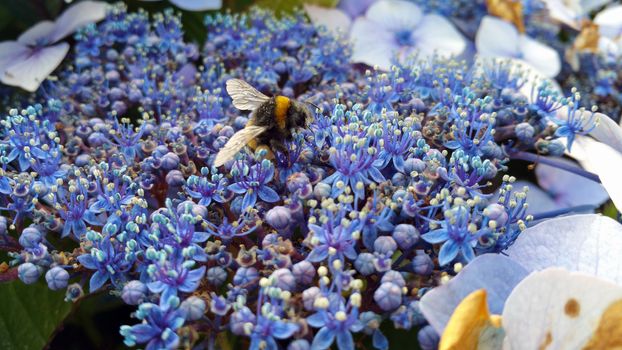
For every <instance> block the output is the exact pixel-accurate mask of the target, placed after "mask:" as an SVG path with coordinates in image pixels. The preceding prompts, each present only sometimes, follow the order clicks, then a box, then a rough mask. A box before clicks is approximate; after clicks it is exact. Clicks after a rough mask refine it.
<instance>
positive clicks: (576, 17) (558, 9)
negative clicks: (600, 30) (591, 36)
mask: <svg viewBox="0 0 622 350" xmlns="http://www.w3.org/2000/svg"><path fill="white" fill-rule="evenodd" d="M544 3H546V6H547V7H548V9H549V15H550V16H551V18H553V19H555V20H558V21H559V22H562V23H564V24H566V25H568V26H570V27H571V28H574V29H575V30H580V29H581V23H580V19H581V18H583V17H584V16H585V14H584V13H583V9H582V7H581V3H580V2H579V0H570V1H567V0H544Z"/></svg>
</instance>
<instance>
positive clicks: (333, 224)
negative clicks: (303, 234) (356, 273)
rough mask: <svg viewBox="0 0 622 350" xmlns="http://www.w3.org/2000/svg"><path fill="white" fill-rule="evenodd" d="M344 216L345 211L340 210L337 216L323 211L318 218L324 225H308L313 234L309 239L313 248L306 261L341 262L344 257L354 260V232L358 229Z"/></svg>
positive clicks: (355, 254)
mask: <svg viewBox="0 0 622 350" xmlns="http://www.w3.org/2000/svg"><path fill="white" fill-rule="evenodd" d="M345 216H346V211H345V210H341V211H339V212H338V213H337V214H334V213H333V212H330V211H325V212H324V213H323V215H322V217H321V218H320V221H323V220H324V221H325V223H323V224H322V225H321V226H318V225H316V224H309V229H310V230H311V232H312V234H313V236H312V237H313V238H312V239H311V242H312V245H313V246H312V250H311V253H310V254H309V256H307V260H309V261H311V262H320V261H324V260H326V259H327V258H330V260H331V261H332V260H333V259H339V260H343V259H344V257H347V258H348V259H350V260H355V259H356V256H357V253H356V250H355V248H354V247H355V245H356V240H355V238H354V231H356V230H357V229H358V227H357V225H356V224H354V223H352V222H350V221H348V220H347V219H346V217H345ZM323 218H325V219H323ZM359 234H360V233H359Z"/></svg>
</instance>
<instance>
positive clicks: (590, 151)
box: [569, 136, 622, 211]
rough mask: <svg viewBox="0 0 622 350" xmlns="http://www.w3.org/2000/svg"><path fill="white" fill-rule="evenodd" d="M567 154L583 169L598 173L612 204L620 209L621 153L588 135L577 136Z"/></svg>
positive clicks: (621, 184)
mask: <svg viewBox="0 0 622 350" xmlns="http://www.w3.org/2000/svg"><path fill="white" fill-rule="evenodd" d="M569 155H570V156H571V157H573V158H574V159H576V160H577V161H578V162H579V163H580V164H581V166H583V168H584V169H585V170H587V171H589V172H592V173H595V174H596V175H598V177H599V178H600V182H601V183H602V184H603V186H604V187H605V190H607V193H609V197H610V198H611V200H612V201H613V204H615V206H616V208H617V209H618V211H622V181H620V174H622V154H621V153H619V152H618V151H616V150H615V149H613V148H611V147H610V146H608V145H606V144H604V143H602V142H598V141H596V140H594V139H592V138H590V137H586V136H577V137H576V138H575V141H574V143H573V145H572V152H570V153H569Z"/></svg>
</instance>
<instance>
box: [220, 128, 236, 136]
mask: <svg viewBox="0 0 622 350" xmlns="http://www.w3.org/2000/svg"><path fill="white" fill-rule="evenodd" d="M233 134H235V130H233V128H232V127H231V126H229V125H226V126H223V127H222V129H220V131H218V136H226V137H227V138H231V136H233Z"/></svg>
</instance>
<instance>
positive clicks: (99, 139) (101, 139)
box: [88, 131, 106, 147]
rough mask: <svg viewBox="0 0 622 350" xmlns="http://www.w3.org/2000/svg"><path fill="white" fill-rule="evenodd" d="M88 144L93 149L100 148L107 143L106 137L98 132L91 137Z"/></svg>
mask: <svg viewBox="0 0 622 350" xmlns="http://www.w3.org/2000/svg"><path fill="white" fill-rule="evenodd" d="M88 142H89V146H91V147H99V146H101V145H103V144H104V143H105V142H106V136H104V134H102V133H101V132H97V131H96V132H94V133H92V134H91V135H89V138H88Z"/></svg>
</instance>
